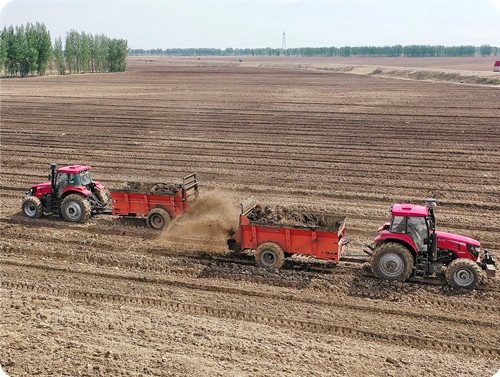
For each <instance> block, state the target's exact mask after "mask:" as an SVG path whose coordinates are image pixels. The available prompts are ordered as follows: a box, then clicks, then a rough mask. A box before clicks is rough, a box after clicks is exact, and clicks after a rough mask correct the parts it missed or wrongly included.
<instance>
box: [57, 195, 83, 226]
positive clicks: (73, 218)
mask: <svg viewBox="0 0 500 377" xmlns="http://www.w3.org/2000/svg"><path fill="white" fill-rule="evenodd" d="M61 215H62V217H63V219H64V220H65V221H69V222H72V223H84V222H86V221H87V220H88V219H89V217H90V203H89V201H88V200H87V199H86V198H85V197H84V196H82V195H79V194H70V195H68V196H67V197H65V198H64V199H63V201H62V203H61Z"/></svg>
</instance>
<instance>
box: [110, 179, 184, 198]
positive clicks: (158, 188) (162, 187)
mask: <svg viewBox="0 0 500 377" xmlns="http://www.w3.org/2000/svg"><path fill="white" fill-rule="evenodd" d="M180 189H182V185H180V184H176V183H161V182H160V183H150V182H127V183H126V184H125V187H123V188H121V189H119V190H116V191H128V192H136V193H143V194H158V195H177V193H178V192H179V190H180Z"/></svg>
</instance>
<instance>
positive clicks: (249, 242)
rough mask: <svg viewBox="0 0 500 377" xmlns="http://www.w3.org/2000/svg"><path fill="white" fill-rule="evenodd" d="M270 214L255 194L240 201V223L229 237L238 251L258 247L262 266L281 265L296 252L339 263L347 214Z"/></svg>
mask: <svg viewBox="0 0 500 377" xmlns="http://www.w3.org/2000/svg"><path fill="white" fill-rule="evenodd" d="M288 215H290V216H287V217H288V218H285V217H284V216H283V215H282V214H279V215H278V218H276V217H274V218H272V217H270V216H269V213H265V211H263V210H262V208H261V207H260V206H258V205H256V204H255V202H254V200H253V198H250V199H247V200H246V201H244V202H242V203H241V214H240V225H239V228H238V230H237V231H236V232H235V233H234V234H233V235H232V236H231V238H230V239H229V240H228V247H229V249H230V250H232V251H235V252H241V251H244V250H255V260H256V262H257V265H259V266H261V267H270V268H281V267H282V266H283V264H284V261H285V258H286V257H289V256H292V255H293V254H302V255H310V256H314V257H317V258H320V259H326V260H329V261H331V262H334V263H337V262H339V260H340V259H341V258H342V255H343V254H344V252H345V250H346V248H344V247H343V242H344V232H345V221H346V217H344V216H337V215H332V214H324V213H307V214H302V213H291V214H288Z"/></svg>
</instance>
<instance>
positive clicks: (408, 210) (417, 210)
mask: <svg viewBox="0 0 500 377" xmlns="http://www.w3.org/2000/svg"><path fill="white" fill-rule="evenodd" d="M392 214H393V216H422V217H425V216H428V215H429V210H428V209H427V207H424V206H417V205H414V204H394V205H393V206H392Z"/></svg>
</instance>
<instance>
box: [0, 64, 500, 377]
mask: <svg viewBox="0 0 500 377" xmlns="http://www.w3.org/2000/svg"><path fill="white" fill-rule="evenodd" d="M242 60H243V62H238V59H237V58H236V59H235V58H225V59H223V58H211V59H210V58H205V57H201V58H200V59H199V60H198V59H197V58H192V59H188V58H171V57H147V58H145V57H140V58H139V57H134V58H130V59H129V65H128V69H127V71H126V72H124V73H117V74H88V75H69V76H47V77H40V78H28V79H13V80H2V81H1V83H0V84H1V152H2V158H1V176H0V188H1V197H0V205H1V216H0V229H1V232H2V238H1V241H0V247H1V256H0V268H1V271H0V272H1V282H0V284H1V300H0V306H1V313H2V315H1V333H0V363H1V366H2V369H3V370H4V371H5V372H6V373H7V374H8V375H10V376H34V375H39V376H50V375H56V376H194V377H196V376H270V375H272V376H403V377H409V376H492V375H494V374H495V373H496V372H497V371H498V370H499V368H500V328H499V325H500V280H499V278H495V279H493V280H489V281H488V284H487V285H486V286H484V287H481V289H478V290H475V291H471V292H463V291H456V290H452V289H451V288H449V287H448V286H446V285H445V284H444V283H443V282H441V281H439V280H438V281H434V282H420V283H419V282H405V283H390V282H386V281H380V280H377V279H375V278H374V277H372V276H371V275H370V273H369V271H368V270H367V267H366V266H365V265H359V264H354V263H345V262H344V263H340V264H339V265H337V266H335V265H333V264H331V263H329V262H324V261H318V260H314V259H306V258H301V257H297V256H294V257H293V258H290V259H287V260H286V262H285V265H284V267H283V268H282V269H281V270H278V271H274V270H266V269H262V268H258V267H256V265H255V262H254V260H253V256H252V255H250V254H248V255H247V254H243V255H240V256H238V257H235V256H233V255H230V254H228V252H227V247H226V239H227V234H228V233H229V232H230V231H231V229H234V227H236V226H237V222H238V213H239V206H238V203H240V202H241V201H242V200H244V199H246V198H248V197H250V196H254V197H255V198H256V200H257V201H258V202H260V203H264V204H269V205H273V206H283V207H286V208H290V209H291V210H293V211H297V212H298V213H313V212H328V213H330V212H331V213H335V214H344V215H345V216H347V217H348V219H347V224H348V232H349V236H350V237H351V238H353V239H355V240H356V241H357V243H358V244H364V243H370V242H371V241H372V240H373V238H374V237H375V235H376V230H377V228H378V227H379V226H380V225H381V224H382V223H383V222H385V221H387V220H388V218H389V209H390V206H391V205H392V204H393V203H396V202H413V203H416V204H419V203H424V202H425V199H427V198H428V197H434V198H436V199H437V203H438V207H437V210H436V213H437V216H438V227H439V228H440V229H441V230H445V231H450V232H454V233H459V234H463V235H467V236H470V237H474V238H477V239H479V240H480V241H481V242H482V244H483V246H484V247H486V248H488V249H489V250H490V251H491V252H492V254H493V256H494V257H496V258H497V260H498V259H500V216H499V215H500V186H499V182H500V167H499V166H500V151H499V140H500V128H499V125H498V120H499V119H500V86H499V85H498V84H497V83H496V81H495V80H498V79H497V78H500V75H498V74H496V75H495V74H494V73H493V72H491V70H492V68H493V61H492V60H491V61H488V60H487V59H483V58H469V59H456V58H449V59H403V58H401V59H399V58H395V59H380V60H379V59H366V60H364V59H330V60H327V59H315V60H309V59H300V58H290V59H265V58H260V59H257V58H243V59H242ZM51 162H57V163H58V164H59V165H69V164H75V163H81V164H89V165H92V166H93V176H94V178H95V179H97V180H99V181H101V182H102V183H104V184H105V185H106V186H107V187H109V188H119V187H123V183H124V182H179V180H180V179H181V178H182V177H183V176H185V175H186V174H188V173H191V172H197V173H198V179H199V184H200V195H201V196H200V198H199V200H198V201H197V202H196V205H195V207H194V209H193V212H192V213H191V214H189V215H187V216H185V217H183V218H180V219H176V220H174V221H172V223H171V224H170V225H169V227H168V228H167V229H165V230H164V231H163V232H156V231H153V230H151V229H149V228H147V227H146V226H145V224H144V222H143V221H140V220H137V221H136V220H134V219H120V218H115V217H112V216H106V215H103V216H99V217H93V218H91V220H90V222H89V223H87V224H71V223H66V222H63V221H62V220H58V219H52V218H49V217H44V218H42V219H39V220H31V219H28V218H26V217H24V216H22V214H21V213H20V206H21V200H22V197H23V195H24V193H25V192H26V191H27V190H28V188H29V187H30V186H31V185H32V184H34V183H37V182H41V181H45V180H46V179H47V174H48V170H49V164H50V163H51ZM358 244H353V246H352V252H354V253H359V252H360V248H361V246H359V245H358Z"/></svg>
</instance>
